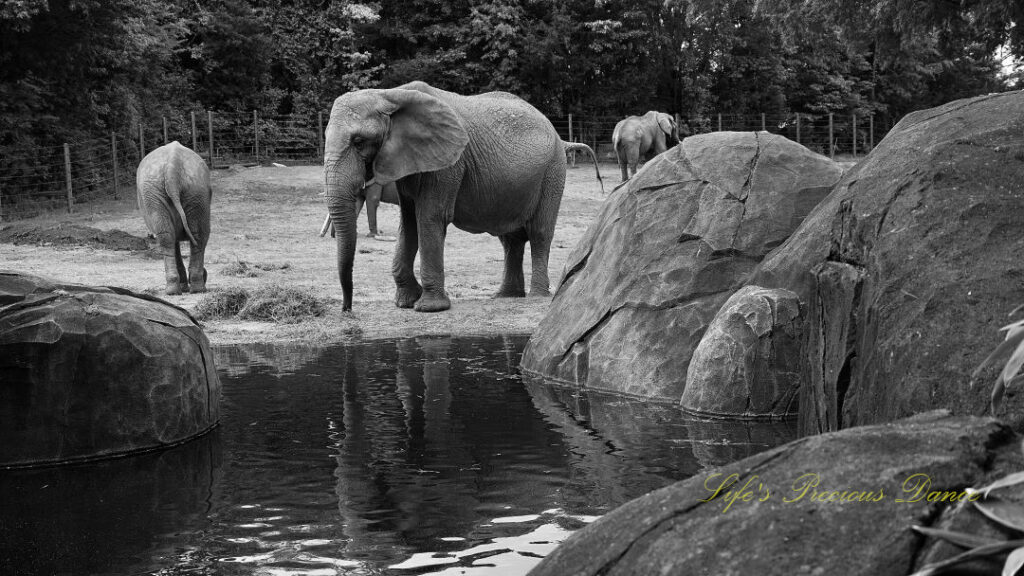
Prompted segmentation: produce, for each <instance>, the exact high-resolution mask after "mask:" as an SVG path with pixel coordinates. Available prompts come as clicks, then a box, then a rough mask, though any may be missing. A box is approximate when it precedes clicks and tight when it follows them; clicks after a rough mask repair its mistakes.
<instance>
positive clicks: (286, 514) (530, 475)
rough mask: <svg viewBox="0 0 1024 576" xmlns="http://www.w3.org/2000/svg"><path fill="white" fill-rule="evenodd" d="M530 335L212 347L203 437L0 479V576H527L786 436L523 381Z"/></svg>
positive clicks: (786, 429) (780, 426)
mask: <svg viewBox="0 0 1024 576" xmlns="http://www.w3.org/2000/svg"><path fill="white" fill-rule="evenodd" d="M526 340H527V337H525V336H522V337H520V336H515V337H511V336H504V337H500V336H499V337H489V338H448V337H424V338H408V339H402V340H390V341H377V342H366V343H360V344H355V345H348V346H340V347H330V348H309V347H296V346H270V345H252V346H236V347H222V348H219V349H218V350H217V355H218V366H219V367H220V370H221V378H222V381H223V384H224V399H223V403H222V418H221V425H220V426H219V427H218V428H217V429H215V430H214V431H213V432H212V433H210V434H207V435H206V436H204V437H202V438H200V439H198V440H195V441H192V442H189V443H187V444H184V445H182V446H178V447H176V448H173V449H169V450H164V451H160V452H155V453H150V454H144V455H139V456H134V457H130V458H122V459H117V460H110V461H105V462H97V463H92V464H87V465H78V466H70V467H63V468H46V469H38V470H21V471H7V472H2V471H0V572H2V573H4V574H11V573H18V574H65V573H66V574H117V575H124V574H163V575H169V574H225V575H228V574H239V575H241V574H246V575H248V574H268V575H270V574H272V575H284V574H308V575H319V574H324V575H328V574H330V575H333V574H427V573H429V574H489V575H496V574H501V575H503V576H504V575H514V574H525V573H526V572H527V571H529V569H530V568H531V567H532V566H534V565H535V564H536V563H537V562H539V559H540V558H541V557H543V556H544V555H546V554H548V553H549V552H550V551H551V550H552V549H553V548H554V546H555V545H556V544H557V543H558V542H560V541H562V540H564V539H565V538H566V537H567V536H568V535H569V534H570V533H571V531H573V530H575V529H578V528H580V527H581V526H584V525H585V524H586V523H588V522H590V521H592V520H594V519H595V518H596V517H598V516H600V515H601V514H604V513H605V512H607V511H609V510H611V509H612V508H614V507H616V506H618V505H620V504H622V503H624V502H626V501H628V500H630V499H633V498H635V497H637V496H640V495H642V494H644V493H646V492H648V491H650V490H654V489H656V488H659V487H662V486H665V485H667V484H669V483H671V482H673V481H676V480H680V479H683V478H687V477H689V476H692V475H694V474H696V473H698V472H700V471H701V470H704V469H706V468H708V467H710V466H717V465H721V464H724V463H728V462H731V461H734V460H737V459H740V458H744V457H746V456H750V455H752V454H755V453H757V452H760V451H762V450H765V449H767V448H769V447H771V446H774V445H777V444H781V443H784V442H786V441H789V440H791V439H792V438H794V437H795V425H794V423H791V422H782V423H778V422H776V423H750V422H725V421H713V420H712V421H708V420H698V419H694V418H690V417H686V416H684V415H683V414H682V413H680V412H679V411H678V410H677V409H675V408H674V407H671V406H665V405H654V404H644V403H640V402H635V401H630V400H624V399H622V398H617V397H612V396H604V395H600V394H594V393H579V392H574V391H571V390H566V389H564V388H559V387H552V386H549V385H546V384H543V383H539V382H535V381H523V380H522V379H521V378H520V377H519V376H518V374H517V366H518V363H519V357H520V354H521V351H522V348H523V346H524V345H525V344H526Z"/></svg>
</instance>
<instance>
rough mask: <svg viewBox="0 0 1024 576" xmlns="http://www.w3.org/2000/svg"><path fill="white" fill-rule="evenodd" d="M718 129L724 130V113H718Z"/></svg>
mask: <svg viewBox="0 0 1024 576" xmlns="http://www.w3.org/2000/svg"><path fill="white" fill-rule="evenodd" d="M718 131H719V132H721V131H722V115H721V114H719V115H718Z"/></svg>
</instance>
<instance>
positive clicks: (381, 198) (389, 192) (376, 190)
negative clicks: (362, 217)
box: [320, 182, 398, 241]
mask: <svg viewBox="0 0 1024 576" xmlns="http://www.w3.org/2000/svg"><path fill="white" fill-rule="evenodd" d="M381 202H384V203H385V204H394V205H395V206H398V188H397V187H396V186H395V183H394V182H389V183H388V184H385V185H383V186H381V185H380V184H378V183H376V182H374V183H373V184H370V185H368V186H367V187H365V188H363V189H362V190H360V191H359V192H358V193H356V218H358V217H359V214H360V212H362V210H363V204H364V203H365V204H366V223H367V225H368V226H369V229H370V232H369V233H368V234H367V236H369V237H370V238H377V239H378V240H387V241H393V240H394V238H389V237H387V236H384V235H382V234H381V233H380V230H378V229H377V207H378V206H380V203H381ZM328 230H330V232H331V237H332V238H333V237H334V229H333V227H332V226H331V215H330V214H328V215H327V216H326V217H325V218H324V224H323V226H321V227H320V236H321V237H322V236H324V235H325V234H327V231H328Z"/></svg>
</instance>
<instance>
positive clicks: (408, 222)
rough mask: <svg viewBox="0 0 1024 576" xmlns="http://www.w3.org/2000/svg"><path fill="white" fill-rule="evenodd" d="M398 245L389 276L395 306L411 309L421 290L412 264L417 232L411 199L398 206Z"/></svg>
mask: <svg viewBox="0 0 1024 576" xmlns="http://www.w3.org/2000/svg"><path fill="white" fill-rule="evenodd" d="M398 212H399V216H400V219H399V222H398V245H397V246H395V256H394V259H393V260H392V263H391V274H392V275H393V276H394V277H395V286H396V289H395V306H398V307H399V308H412V307H413V306H414V305H415V304H416V301H417V300H419V298H420V295H421V294H423V288H422V287H421V286H420V283H419V282H417V281H416V274H415V273H413V264H414V262H415V260H416V251H417V250H418V249H419V235H418V234H419V232H418V229H417V226H416V207H415V205H414V204H413V202H412V200H411V199H408V198H403V199H402V201H401V203H400V204H399V206H398Z"/></svg>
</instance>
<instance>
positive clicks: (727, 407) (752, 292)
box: [680, 286, 800, 418]
mask: <svg viewBox="0 0 1024 576" xmlns="http://www.w3.org/2000/svg"><path fill="white" fill-rule="evenodd" d="M799 316H800V301H799V299H798V298H797V296H796V294H794V293H792V292H790V291H788V290H782V289H773V290H768V289H764V288H760V287H758V286H744V287H743V288H740V289H739V290H738V291H736V293H735V294H733V295H732V296H731V297H730V298H729V299H728V300H727V301H726V302H725V304H724V305H723V306H722V308H721V309H720V310H719V311H718V314H717V315H715V318H714V320H712V321H711V325H710V326H708V329H707V332H705V333H704V336H703V338H701V340H700V344H698V345H697V349H696V350H694V352H693V358H692V360H691V361H690V367H689V369H688V370H687V374H686V388H685V389H684V390H683V395H682V398H681V400H680V405H681V406H682V408H683V409H684V410H687V411H689V412H693V413H696V414H699V415H709V416H725V417H731V418H781V417H784V416H787V415H795V414H796V413H797V391H798V389H799V386H800V374H799V369H800V362H799V358H800V357H799V351H800V341H799V339H798V338H797V337H796V335H797V334H798V333H799V330H798V329H797V326H796V325H795V324H796V322H798V319H799Z"/></svg>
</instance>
